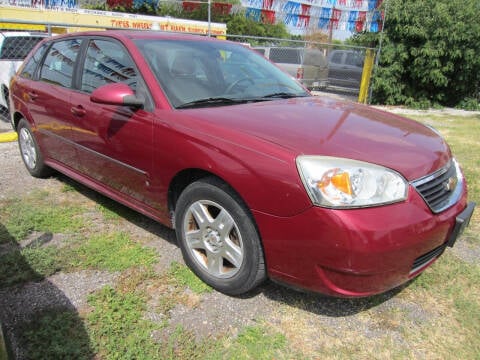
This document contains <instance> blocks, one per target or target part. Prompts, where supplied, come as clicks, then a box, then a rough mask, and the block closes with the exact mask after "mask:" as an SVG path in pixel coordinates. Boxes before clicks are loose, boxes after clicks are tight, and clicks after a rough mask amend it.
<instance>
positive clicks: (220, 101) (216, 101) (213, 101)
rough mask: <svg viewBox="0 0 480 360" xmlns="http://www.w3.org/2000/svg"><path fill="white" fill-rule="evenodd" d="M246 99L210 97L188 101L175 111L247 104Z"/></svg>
mask: <svg viewBox="0 0 480 360" xmlns="http://www.w3.org/2000/svg"><path fill="white" fill-rule="evenodd" d="M248 101H250V100H247V99H231V98H225V97H211V98H206V99H199V100H195V101H190V102H187V103H185V104H181V105H179V106H177V109H185V108H191V107H203V106H212V105H213V106H215V105H217V106H221V105H232V104H242V103H245V102H248Z"/></svg>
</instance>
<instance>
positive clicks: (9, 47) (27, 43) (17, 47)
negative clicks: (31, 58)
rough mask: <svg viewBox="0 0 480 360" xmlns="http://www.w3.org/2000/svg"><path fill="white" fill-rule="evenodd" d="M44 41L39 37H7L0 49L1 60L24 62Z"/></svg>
mask: <svg viewBox="0 0 480 360" xmlns="http://www.w3.org/2000/svg"><path fill="white" fill-rule="evenodd" d="M42 39H43V37H39V36H9V37H6V38H5V39H4V40H3V45H2V48H1V49H0V60H23V59H25V58H26V57H27V55H28V53H29V52H30V51H31V50H32V49H33V48H34V47H35V45H37V44H38V43H39V42H40V41H41V40H42Z"/></svg>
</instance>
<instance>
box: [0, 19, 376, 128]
mask: <svg viewBox="0 0 480 360" xmlns="http://www.w3.org/2000/svg"><path fill="white" fill-rule="evenodd" d="M23 24H25V23H24V22H23ZM31 25H32V26H39V25H42V26H45V29H46V30H47V31H46V32H44V33H40V32H37V33H34V32H28V31H11V30H8V31H5V30H1V29H0V80H1V84H0V86H1V93H0V117H2V118H3V120H4V121H6V120H8V116H9V115H8V87H9V82H10V78H11V77H12V76H13V74H14V73H15V71H16V70H17V69H18V67H19V66H20V64H21V63H22V61H23V59H24V58H25V57H26V56H27V54H28V53H29V51H30V50H31V49H32V48H33V47H34V46H35V45H36V44H37V43H38V42H39V41H40V40H41V39H42V38H44V37H45V36H49V34H50V35H51V34H52V28H53V29H56V30H60V31H59V32H69V29H71V30H72V31H76V30H77V29H78V27H79V24H72V25H69V24H61V26H60V25H59V24H55V25H54V24H38V23H32V24H31ZM90 28H91V26H90ZM102 28H103V29H104V27H102ZM227 39H228V40H231V41H235V42H240V43H242V44H244V45H246V46H249V47H251V48H253V49H254V50H255V51H257V52H259V53H261V54H262V55H264V56H265V57H267V58H268V59H270V60H271V61H272V62H274V63H276V64H277V65H278V66H279V67H280V68H282V69H283V70H284V71H286V72H287V73H289V74H290V75H291V76H292V77H294V78H296V79H298V80H299V81H300V82H302V83H303V84H304V85H305V86H306V87H307V88H309V89H310V90H312V91H313V93H314V94H316V93H317V92H328V93H334V94H341V95H342V96H343V97H345V98H347V99H349V100H353V101H359V102H364V103H367V102H368V87H369V80H370V76H371V72H372V68H373V57H374V55H373V54H374V51H373V49H368V48H362V47H353V46H346V45H342V46H340V45H332V44H325V43H319V42H314V41H300V40H286V39H275V38H262V37H249V36H242V35H227Z"/></svg>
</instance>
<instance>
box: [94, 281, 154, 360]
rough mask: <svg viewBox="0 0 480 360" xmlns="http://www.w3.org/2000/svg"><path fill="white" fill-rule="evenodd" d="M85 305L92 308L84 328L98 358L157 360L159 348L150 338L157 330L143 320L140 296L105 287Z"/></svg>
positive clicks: (142, 298)
mask: <svg viewBox="0 0 480 360" xmlns="http://www.w3.org/2000/svg"><path fill="white" fill-rule="evenodd" d="M88 303H89V304H90V305H91V306H92V307H93V311H92V312H91V313H90V314H89V315H88V318H87V321H88V327H89V332H90V336H91V339H92V344H93V347H94V349H95V352H96V353H97V356H98V357H99V358H105V359H161V357H160V347H159V346H158V344H155V342H154V341H152V337H151V334H152V332H153V331H154V330H159V329H160V326H158V325H156V324H154V323H153V322H151V321H148V320H144V319H143V312H144V311H145V310H146V305H145V303H146V299H145V298H144V297H143V296H141V295H138V294H136V293H120V292H118V291H117V290H115V289H113V288H112V287H105V288H103V289H102V290H101V291H99V292H97V293H96V294H94V295H92V296H90V297H89V300H88Z"/></svg>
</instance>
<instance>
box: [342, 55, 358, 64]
mask: <svg viewBox="0 0 480 360" xmlns="http://www.w3.org/2000/svg"><path fill="white" fill-rule="evenodd" d="M357 63H358V61H357V57H356V56H355V54H354V53H347V58H346V59H345V64H347V65H351V66H357Z"/></svg>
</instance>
